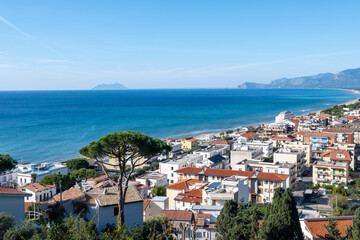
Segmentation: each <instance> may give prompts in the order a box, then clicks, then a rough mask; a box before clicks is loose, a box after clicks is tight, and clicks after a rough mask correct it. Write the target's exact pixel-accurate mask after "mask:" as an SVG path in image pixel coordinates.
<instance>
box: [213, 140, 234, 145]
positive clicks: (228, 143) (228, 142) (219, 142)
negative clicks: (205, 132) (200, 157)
mask: <svg viewBox="0 0 360 240" xmlns="http://www.w3.org/2000/svg"><path fill="white" fill-rule="evenodd" d="M233 143H234V142H233V141H230V140H214V141H211V142H210V144H215V145H231V144H233Z"/></svg>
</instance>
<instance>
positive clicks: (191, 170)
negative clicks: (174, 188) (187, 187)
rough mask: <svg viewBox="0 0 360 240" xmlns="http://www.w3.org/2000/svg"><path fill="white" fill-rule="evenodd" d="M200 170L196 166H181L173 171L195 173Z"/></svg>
mask: <svg viewBox="0 0 360 240" xmlns="http://www.w3.org/2000/svg"><path fill="white" fill-rule="evenodd" d="M200 171H201V168H196V167H182V168H179V169H178V170H176V171H174V172H179V173H191V174H196V173H199V172H200Z"/></svg>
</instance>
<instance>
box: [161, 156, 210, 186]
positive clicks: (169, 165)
mask: <svg viewBox="0 0 360 240" xmlns="http://www.w3.org/2000/svg"><path fill="white" fill-rule="evenodd" d="M202 160H203V156H202V155H196V154H186V155H184V156H181V157H180V158H177V159H171V160H167V161H164V162H160V164H159V168H160V169H159V170H160V173H162V174H166V175H167V179H168V183H169V184H172V183H175V182H177V181H178V176H177V173H176V172H174V171H176V170H178V169H180V168H182V167H195V166H196V163H198V162H201V161H202Z"/></svg>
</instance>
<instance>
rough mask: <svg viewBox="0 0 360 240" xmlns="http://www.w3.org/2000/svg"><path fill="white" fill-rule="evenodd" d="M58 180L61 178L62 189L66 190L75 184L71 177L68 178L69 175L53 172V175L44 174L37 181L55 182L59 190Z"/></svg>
mask: <svg viewBox="0 0 360 240" xmlns="http://www.w3.org/2000/svg"><path fill="white" fill-rule="evenodd" d="M60 180H61V187H62V190H66V189H68V188H70V187H72V186H73V185H74V184H75V181H74V180H73V179H72V178H70V176H68V175H64V174H53V175H48V176H45V177H44V178H43V179H41V180H40V181H39V183H41V184H45V185H53V184H55V185H56V187H57V189H58V190H59V189H60Z"/></svg>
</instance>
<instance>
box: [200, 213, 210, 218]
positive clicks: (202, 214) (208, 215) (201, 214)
mask: <svg viewBox="0 0 360 240" xmlns="http://www.w3.org/2000/svg"><path fill="white" fill-rule="evenodd" d="M197 217H198V218H209V217H210V213H199V214H198V215H197Z"/></svg>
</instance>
